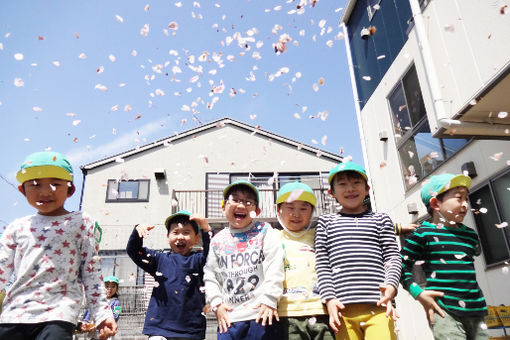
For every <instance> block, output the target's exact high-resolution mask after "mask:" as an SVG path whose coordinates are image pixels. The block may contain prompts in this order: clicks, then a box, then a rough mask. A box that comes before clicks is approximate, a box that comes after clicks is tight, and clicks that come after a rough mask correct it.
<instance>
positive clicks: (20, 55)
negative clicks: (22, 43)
mask: <svg viewBox="0 0 510 340" xmlns="http://www.w3.org/2000/svg"><path fill="white" fill-rule="evenodd" d="M23 58H24V56H23V54H22V53H15V54H14V59H16V60H18V61H21V60H23Z"/></svg>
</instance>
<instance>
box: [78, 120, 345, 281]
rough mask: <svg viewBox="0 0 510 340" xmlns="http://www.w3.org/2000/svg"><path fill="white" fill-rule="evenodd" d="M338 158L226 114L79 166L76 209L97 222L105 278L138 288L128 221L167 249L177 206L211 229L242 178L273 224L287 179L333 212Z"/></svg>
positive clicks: (139, 277)
mask: <svg viewBox="0 0 510 340" xmlns="http://www.w3.org/2000/svg"><path fill="white" fill-rule="evenodd" d="M341 160H342V157H341V156H339V155H335V154H332V153H329V152H326V151H323V150H320V149H317V148H315V147H312V146H308V145H304V144H303V143H301V142H298V141H294V140H290V139H288V138H285V137H282V136H279V135H276V134H273V133H270V132H268V131H264V130H262V129H260V128H257V127H254V126H250V125H247V124H244V123H241V122H238V121H235V120H232V119H220V120H217V121H214V122H211V123H209V124H205V125H202V126H199V127H197V128H194V129H191V130H188V131H185V132H183V133H180V134H177V135H173V136H170V137H168V138H164V139H161V140H158V141H155V142H153V143H149V144H147V145H144V146H141V147H139V148H136V149H133V150H129V151H126V152H122V153H120V154H117V155H114V156H111V157H108V158H105V159H101V160H98V161H96V162H92V163H90V164H86V165H84V166H82V167H81V169H82V172H83V176H84V180H83V183H84V187H83V196H82V200H81V207H82V209H83V210H85V211H87V212H89V213H90V214H92V216H94V217H95V219H96V220H97V221H98V222H99V224H100V225H101V227H102V230H103V235H102V241H101V243H100V255H101V257H102V267H103V274H104V275H111V274H114V275H116V276H118V277H119V278H120V279H121V280H123V285H128V286H129V285H133V286H134V285H143V284H144V275H143V272H141V271H139V270H137V268H136V266H135V264H134V263H133V262H132V261H131V259H129V257H127V255H126V252H125V248H126V244H127V240H128V237H129V235H130V234H131V232H132V230H133V227H134V225H135V224H149V225H155V226H157V227H156V228H155V229H154V230H153V232H152V234H151V237H150V238H149V239H148V240H147V241H146V242H145V244H146V245H147V246H149V247H151V248H155V249H168V248H169V246H168V243H167V240H166V229H165V227H164V221H165V219H166V218H167V217H168V215H170V214H171V213H173V212H176V211H178V210H181V209H185V210H188V211H190V212H193V213H200V214H202V215H204V216H206V217H207V218H208V221H209V223H210V224H211V225H212V226H213V227H214V228H221V227H223V226H224V225H225V224H226V219H225V218H224V216H223V213H222V211H221V200H222V198H223V197H222V191H223V188H224V187H225V186H226V185H227V184H229V183H231V182H233V181H236V180H238V179H249V180H250V181H251V182H252V183H254V184H255V185H256V186H257V187H258V188H259V190H260V194H261V208H262V213H261V215H260V216H259V219H263V220H266V221H269V222H273V223H276V215H275V211H274V202H275V199H276V194H277V191H278V189H279V187H280V186H281V185H283V184H285V183H287V182H289V181H295V180H300V181H302V182H305V183H307V184H309V185H310V186H311V187H312V188H313V189H314V191H315V192H316V196H317V199H318V209H317V214H321V213H323V212H326V211H329V212H331V211H335V209H336V203H335V202H334V201H333V200H332V199H331V198H330V197H329V196H328V195H327V189H328V182H327V177H328V176H327V175H328V172H329V170H330V169H331V168H333V167H334V166H335V165H336V164H338V163H339V162H340V161H341Z"/></svg>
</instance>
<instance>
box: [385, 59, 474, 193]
mask: <svg viewBox="0 0 510 340" xmlns="http://www.w3.org/2000/svg"><path fill="white" fill-rule="evenodd" d="M410 72H415V73H416V81H417V84H416V85H417V86H416V88H415V90H418V91H419V93H418V94H417V97H419V98H417V100H418V101H419V102H420V103H418V104H419V106H420V108H419V111H423V112H422V113H420V114H419V115H418V117H416V116H415V117H414V119H413V116H412V113H411V112H409V108H410V106H409V98H408V95H409V89H406V87H405V86H404V85H405V83H404V80H409V79H410V77H409V76H410V75H411V73H410ZM398 90H400V91H402V93H403V98H404V101H405V103H404V106H405V109H406V111H407V115H408V121H409V124H410V125H411V126H410V127H408V128H406V127H404V128H403V129H401V131H397V130H396V126H395V125H396V124H395V120H397V119H398V117H397V116H396V115H395V113H394V112H393V107H394V105H392V104H394V103H392V102H391V99H392V98H393V97H394V95H395V94H396V92H397V91H398ZM386 102H387V105H388V111H389V114H390V118H391V122H392V124H391V126H392V129H393V136H394V137H395V145H396V148H397V153H398V157H399V163H400V171H401V174H402V180H403V182H404V188H405V191H406V192H407V191H409V190H411V189H412V188H413V187H414V186H415V185H417V184H418V183H420V182H421V181H423V180H424V179H425V178H427V177H428V176H429V175H430V174H432V173H433V172H435V171H436V170H437V169H439V168H440V167H441V165H443V164H445V163H447V161H448V159H450V158H452V157H454V156H455V155H456V154H457V153H458V152H460V151H461V150H463V149H464V148H465V147H466V146H467V145H469V144H470V143H471V142H472V140H473V139H472V138H471V139H468V140H466V141H465V143H464V145H462V146H460V147H459V148H458V149H457V150H453V151H450V150H449V149H448V146H446V145H445V144H447V143H445V140H446V138H434V139H435V140H437V144H438V145H437V146H438V150H437V151H438V152H440V155H438V157H437V158H438V160H440V161H439V162H437V164H435V163H436V162H432V167H431V169H430V170H428V171H427V170H425V169H424V168H423V165H422V163H421V162H420V161H419V163H420V167H421V169H420V172H422V175H421V176H420V177H418V178H417V179H416V181H415V182H414V183H412V184H411V183H410V181H409V179H408V178H406V176H407V175H406V173H407V172H408V167H407V164H404V163H405V162H404V160H403V159H402V156H401V151H402V149H403V147H404V146H406V144H407V143H408V142H409V141H412V140H413V139H414V138H415V137H416V136H417V135H418V134H419V133H427V132H426V131H422V130H423V129H424V128H425V129H427V126H428V124H429V122H428V116H427V109H426V107H425V103H424V100H423V92H422V90H421V84H420V81H419V78H418V73H417V70H416V66H415V64H414V63H413V64H411V65H410V66H409V67H408V68H407V70H406V71H405V72H404V73H403V74H402V76H401V77H400V79H399V80H398V81H397V82H396V84H395V86H393V88H392V89H391V91H390V92H389V94H388V95H387V97H386ZM413 120H414V122H413ZM402 131H403V132H402ZM428 133H429V134H430V136H432V133H431V131H430V126H428ZM397 136H398V137H397ZM455 139H458V140H462V139H464V138H455ZM413 143H415V142H414V141H413ZM415 144H416V143H415ZM414 157H419V155H418V154H415V155H414Z"/></svg>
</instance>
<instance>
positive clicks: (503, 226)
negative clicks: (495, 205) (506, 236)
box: [495, 222, 508, 229]
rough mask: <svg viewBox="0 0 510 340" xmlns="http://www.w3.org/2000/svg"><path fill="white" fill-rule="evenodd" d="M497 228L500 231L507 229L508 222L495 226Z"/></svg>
mask: <svg viewBox="0 0 510 340" xmlns="http://www.w3.org/2000/svg"><path fill="white" fill-rule="evenodd" d="M495 226H496V227H497V228H499V229H503V228H506V227H508V222H502V223H500V224H495Z"/></svg>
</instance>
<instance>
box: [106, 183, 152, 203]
mask: <svg viewBox="0 0 510 340" xmlns="http://www.w3.org/2000/svg"><path fill="white" fill-rule="evenodd" d="M149 183H150V181H149V180H148V179H140V180H130V181H118V180H116V179H110V180H108V187H107V189H106V202H136V201H140V202H147V201H148V200H149Z"/></svg>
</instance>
